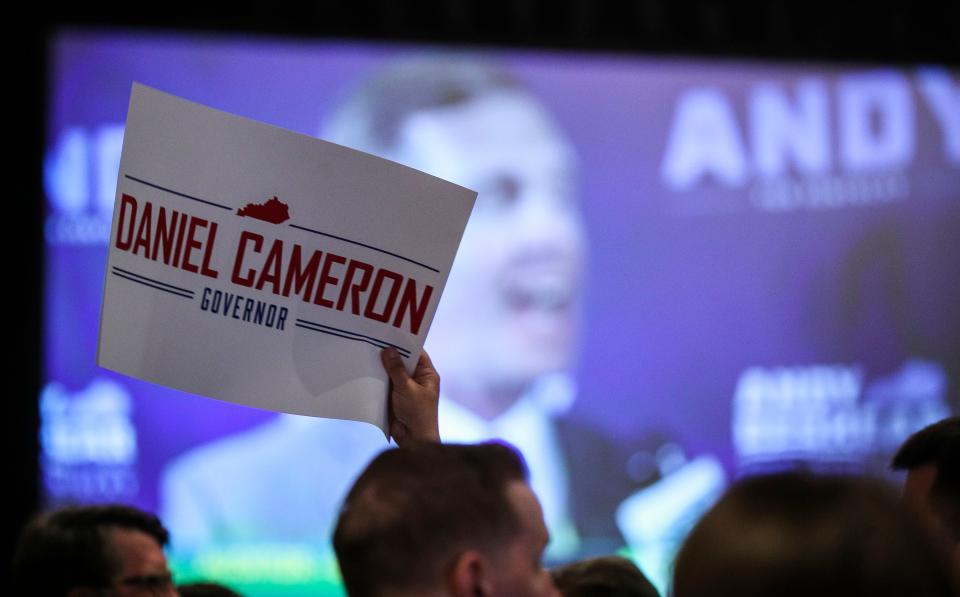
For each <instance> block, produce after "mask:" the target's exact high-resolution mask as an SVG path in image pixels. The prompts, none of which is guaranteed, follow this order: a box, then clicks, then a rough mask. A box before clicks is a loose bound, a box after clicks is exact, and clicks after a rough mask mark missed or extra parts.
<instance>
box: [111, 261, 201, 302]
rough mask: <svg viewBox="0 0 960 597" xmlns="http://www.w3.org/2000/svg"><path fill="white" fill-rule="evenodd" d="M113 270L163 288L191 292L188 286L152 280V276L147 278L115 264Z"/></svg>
mask: <svg viewBox="0 0 960 597" xmlns="http://www.w3.org/2000/svg"><path fill="white" fill-rule="evenodd" d="M113 271H114V272H120V273H121V274H127V275H128V276H133V277H134V278H137V279H138V280H143V281H144V282H153V283H154V284H159V285H160V286H163V287H164V288H169V289H171V290H179V291H180V292H186V293H187V294H190V295H192V294H193V291H192V290H190V289H189V288H180V287H179V286H174V285H173V284H167V283H166V282H161V281H160V280H154V279H153V278H148V277H146V276H144V275H141V274H137V273H134V272H131V271H129V270H125V269H123V268H119V267H117V266H113Z"/></svg>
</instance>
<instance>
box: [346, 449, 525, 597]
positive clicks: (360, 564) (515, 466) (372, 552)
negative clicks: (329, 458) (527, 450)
mask: <svg viewBox="0 0 960 597" xmlns="http://www.w3.org/2000/svg"><path fill="white" fill-rule="evenodd" d="M525 479H526V469H525V467H524V464H523V461H522V459H521V457H520V456H519V454H518V453H517V452H516V451H514V450H513V449H511V448H509V447H507V446H505V445H502V444H497V443H487V444H478V445H457V444H422V445H416V446H411V447H404V448H402V449H393V450H388V451H386V452H383V453H381V454H380V455H379V456H378V457H377V458H375V459H374V460H373V461H372V462H371V463H370V464H369V465H368V466H367V468H366V469H365V470H364V471H363V473H362V474H361V475H360V477H359V478H358V479H357V481H356V482H355V483H354V485H353V487H352V488H351V490H350V492H349V494H348V495H347V498H346V500H345V502H344V505H343V507H342V509H341V512H340V517H339V519H338V521H337V526H336V530H335V532H334V536H333V546H334V549H335V551H336V554H337V561H338V563H339V565H340V571H341V574H342V576H343V581H344V585H345V586H346V589H347V592H348V594H349V595H351V596H352V597H367V596H374V595H378V594H379V593H380V592H381V591H382V590H383V589H384V588H390V589H391V590H395V591H409V592H416V591H418V590H424V591H425V590H427V589H430V588H433V587H435V586H437V585H438V584H439V583H441V582H442V580H443V575H444V571H445V567H447V566H448V565H449V564H450V562H451V561H452V560H453V559H454V558H455V557H456V556H457V555H459V553H461V552H462V551H465V550H467V549H478V550H495V549H496V547H497V546H498V545H499V544H501V543H502V542H503V541H505V540H507V539H508V538H509V537H510V536H512V534H514V533H515V532H516V531H517V528H518V525H519V521H518V518H517V514H516V513H515V512H514V510H513V508H512V506H511V505H510V502H509V501H508V499H507V496H506V493H505V491H506V487H507V485H508V484H509V483H510V482H511V481H524V480H525Z"/></svg>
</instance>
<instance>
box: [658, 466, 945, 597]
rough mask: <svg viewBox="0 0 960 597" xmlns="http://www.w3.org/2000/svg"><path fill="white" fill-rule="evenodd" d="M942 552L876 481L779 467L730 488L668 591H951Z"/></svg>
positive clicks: (699, 528)
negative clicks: (778, 471)
mask: <svg viewBox="0 0 960 597" xmlns="http://www.w3.org/2000/svg"><path fill="white" fill-rule="evenodd" d="M954 583H955V581H954V578H953V575H952V572H951V570H950V564H949V561H948V559H947V556H946V553H945V552H944V551H943V550H942V549H940V548H939V546H938V545H936V544H935V542H934V541H933V540H932V537H931V535H930V534H929V533H928V532H927V530H926V529H925V528H924V527H923V526H922V525H921V524H920V522H919V521H918V520H917V519H916V518H915V517H914V516H912V515H911V513H910V512H909V511H907V510H905V509H903V508H901V507H900V505H899V503H898V501H897V499H896V497H895V496H894V494H893V493H892V491H891V490H890V488H889V487H888V486H887V485H885V484H882V483H880V482H879V481H875V480H868V479H861V478H853V477H841V476H815V475H810V474H804V473H783V474H777V475H770V476H762V477H752V478H748V479H745V480H743V481H741V482H738V483H737V484H736V485H734V486H733V487H732V488H731V489H730V490H729V491H728V492H727V493H726V494H725V495H724V496H723V497H722V498H721V499H720V501H719V502H718V503H717V504H716V505H715V506H714V507H713V508H712V509H711V510H710V511H709V512H708V513H707V514H706V515H705V516H704V517H703V518H702V519H701V520H700V521H699V522H698V523H697V525H696V526H695V527H694V529H693V531H691V533H690V535H689V536H688V537H687V539H686V541H685V542H684V545H683V546H682V547H681V549H680V552H679V554H678V555H677V559H676V562H675V564H674V580H673V595H674V596H675V597H706V596H708V595H709V596H713V595H737V596H738V597H761V596H768V595H769V596H776V597H801V596H808V595H819V596H825V597H832V596H837V597H840V596H847V595H872V596H878V597H885V596H895V595H896V596H907V595H929V596H940V595H942V596H944V597H946V596H948V595H955V594H956V593H955V590H956V587H955V584H954Z"/></svg>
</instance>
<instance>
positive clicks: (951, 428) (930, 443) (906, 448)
mask: <svg viewBox="0 0 960 597" xmlns="http://www.w3.org/2000/svg"><path fill="white" fill-rule="evenodd" d="M890 466H891V468H893V469H894V470H906V471H910V470H914V469H917V468H919V467H925V466H933V467H935V468H936V476H935V477H934V480H933V484H932V486H931V487H930V493H929V495H928V496H927V499H928V500H929V502H930V506H931V507H932V508H933V509H934V510H935V511H936V512H937V515H938V518H939V521H940V522H941V524H942V527H943V529H944V531H946V533H947V535H948V537H949V539H950V540H951V541H952V542H953V543H954V545H960V417H949V418H947V419H943V420H942V421H938V422H936V423H933V424H932V425H928V426H927V427H924V428H923V429H921V430H920V431H917V432H916V433H914V434H913V435H911V436H910V437H909V438H907V440H906V441H905V442H904V443H903V445H902V446H900V449H899V450H897V453H896V454H895V455H894V457H893V461H892V462H891V463H890Z"/></svg>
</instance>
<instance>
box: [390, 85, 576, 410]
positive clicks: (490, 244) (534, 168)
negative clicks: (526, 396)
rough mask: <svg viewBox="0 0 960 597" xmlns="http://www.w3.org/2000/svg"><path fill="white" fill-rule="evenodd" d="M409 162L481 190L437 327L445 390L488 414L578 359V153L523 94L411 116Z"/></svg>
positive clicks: (405, 144) (432, 342) (435, 351)
mask: <svg viewBox="0 0 960 597" xmlns="http://www.w3.org/2000/svg"><path fill="white" fill-rule="evenodd" d="M400 138H401V151H402V152H403V153H404V155H405V156H407V158H408V159H407V162H408V163H410V164H411V165H413V166H415V167H418V168H420V169H422V170H424V171H426V172H429V173H431V174H434V175H436V176H439V177H441V178H445V179H447V180H451V181H453V182H456V183H458V184H461V185H463V186H466V187H469V188H471V189H474V190H476V191H478V192H479V196H478V198H477V203H476V207H475V209H474V211H473V214H472V215H471V216H470V221H469V223H468V225H467V228H466V231H465V233H464V236H463V241H462V243H461V245H460V249H459V252H458V253H457V257H456V260H455V262H454V267H453V270H452V271H451V273H450V277H449V280H448V281H447V285H446V289H445V290H444V294H443V299H442V300H441V301H440V306H439V308H438V310H437V314H436V318H435V320H434V323H433V327H432V328H431V331H430V336H429V340H428V345H429V346H428V349H429V350H430V353H431V355H435V361H436V362H437V366H438V370H439V371H441V372H442V374H443V379H444V389H445V393H446V394H447V395H448V396H450V397H451V398H452V399H454V400H457V401H458V402H461V403H462V404H464V405H465V406H467V407H469V408H471V409H472V410H474V411H475V412H477V413H478V414H480V415H482V416H486V417H488V418H492V417H494V416H496V415H497V414H499V413H500V412H502V411H503V410H505V409H506V408H507V407H509V406H510V404H512V403H513V401H514V400H516V399H517V398H519V397H520V396H521V395H522V393H523V391H524V390H525V389H526V388H527V387H528V386H529V384H530V383H531V382H532V381H534V380H535V379H536V378H537V377H539V376H541V375H543V374H544V373H549V372H552V371H558V370H563V369H565V368H567V367H568V366H569V365H570V361H571V357H572V354H573V349H574V345H575V341H576V315H577V303H578V300H577V295H578V290H579V281H580V269H581V262H582V259H583V252H584V233H583V229H582V224H581V221H580V215H579V212H578V206H577V202H576V200H575V197H574V189H573V186H574V184H573V166H574V164H573V159H574V156H573V152H572V150H571V148H570V146H569V145H568V143H567V142H566V140H565V139H564V138H563V137H562V136H561V135H560V133H559V131H558V130H557V129H556V127H555V126H554V124H553V123H552V122H551V120H550V119H549V117H548V116H547V115H546V113H545V112H544V110H543V108H542V107H541V106H540V105H539V104H538V103H536V101H535V100H533V99H532V98H531V97H529V96H528V95H526V94H522V93H519V92H509V91H500V92H495V93H489V94H487V95H484V96H480V97H479V98H476V99H473V100H471V101H470V102H468V103H465V104H459V105H455V106H451V107H447V108H438V109H432V110H427V111H422V112H419V113H416V114H414V115H413V116H412V117H410V118H409V119H408V120H407V122H406V123H405V125H404V127H403V128H402V129H401V137H400Z"/></svg>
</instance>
